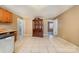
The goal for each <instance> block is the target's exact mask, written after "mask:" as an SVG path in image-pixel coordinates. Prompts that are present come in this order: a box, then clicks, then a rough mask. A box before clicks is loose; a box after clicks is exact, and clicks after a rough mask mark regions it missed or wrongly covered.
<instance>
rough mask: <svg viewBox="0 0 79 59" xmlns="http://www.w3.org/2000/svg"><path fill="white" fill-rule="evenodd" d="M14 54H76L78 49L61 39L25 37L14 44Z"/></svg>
mask: <svg viewBox="0 0 79 59" xmlns="http://www.w3.org/2000/svg"><path fill="white" fill-rule="evenodd" d="M15 52H17V53H56V52H57V53H60V52H62V53H67V52H71V53H73V52H74V53H78V52H79V47H77V46H76V45H74V44H72V43H70V42H68V41H66V40H64V39H61V38H59V37H54V38H52V39H48V38H38V37H25V38H24V39H22V40H19V41H17V42H16V44H15Z"/></svg>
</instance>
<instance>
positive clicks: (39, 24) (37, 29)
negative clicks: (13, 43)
mask: <svg viewBox="0 0 79 59" xmlns="http://www.w3.org/2000/svg"><path fill="white" fill-rule="evenodd" d="M33 36H35V37H43V19H40V18H35V19H34V20H33Z"/></svg>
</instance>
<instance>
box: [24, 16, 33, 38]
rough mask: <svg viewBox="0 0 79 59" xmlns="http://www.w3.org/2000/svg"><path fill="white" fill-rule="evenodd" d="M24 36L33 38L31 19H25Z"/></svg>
mask: <svg viewBox="0 0 79 59" xmlns="http://www.w3.org/2000/svg"><path fill="white" fill-rule="evenodd" d="M24 35H25V36H28V37H29V36H32V19H30V17H26V18H25V19H24Z"/></svg>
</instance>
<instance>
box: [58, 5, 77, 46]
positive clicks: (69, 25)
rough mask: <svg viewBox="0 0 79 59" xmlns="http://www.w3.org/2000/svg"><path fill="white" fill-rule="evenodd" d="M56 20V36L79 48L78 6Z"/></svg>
mask: <svg viewBox="0 0 79 59" xmlns="http://www.w3.org/2000/svg"><path fill="white" fill-rule="evenodd" d="M57 18H58V19H59V33H58V36H60V37H61V38H64V39H65V40H68V41H70V42H72V43H74V44H76V45H78V46H79V6H74V7H73V8H71V9H70V10H68V11H66V12H65V13H63V14H62V15H60V16H58V17H57Z"/></svg>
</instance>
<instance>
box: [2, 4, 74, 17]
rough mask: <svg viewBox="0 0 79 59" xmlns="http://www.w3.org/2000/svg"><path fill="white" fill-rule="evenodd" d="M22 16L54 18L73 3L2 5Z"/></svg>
mask: <svg viewBox="0 0 79 59" xmlns="http://www.w3.org/2000/svg"><path fill="white" fill-rule="evenodd" d="M1 7H5V8H6V9H8V10H9V11H11V12H13V13H15V14H17V15H19V16H21V17H26V16H28V17H36V16H40V17H43V18H54V17H56V16H58V15H60V14H61V13H63V12H64V11H66V10H68V9H69V8H71V7H72V5H2V6H1Z"/></svg>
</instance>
